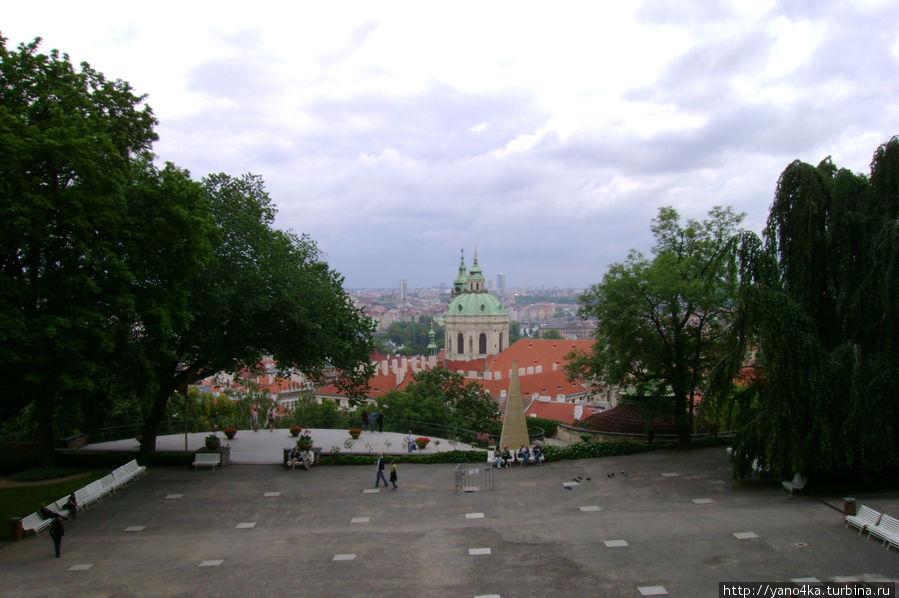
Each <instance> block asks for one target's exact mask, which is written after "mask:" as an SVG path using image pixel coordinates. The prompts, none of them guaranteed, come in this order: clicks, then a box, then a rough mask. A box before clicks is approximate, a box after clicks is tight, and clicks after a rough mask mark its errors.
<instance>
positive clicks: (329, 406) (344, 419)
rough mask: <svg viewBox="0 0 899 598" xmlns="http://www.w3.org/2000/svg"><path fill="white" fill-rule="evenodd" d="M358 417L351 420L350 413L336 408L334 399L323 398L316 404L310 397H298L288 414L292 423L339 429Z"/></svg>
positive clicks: (308, 426) (305, 426) (307, 426)
mask: <svg viewBox="0 0 899 598" xmlns="http://www.w3.org/2000/svg"><path fill="white" fill-rule="evenodd" d="M358 419H359V418H358V417H357V418H353V419H352V420H351V416H350V414H349V413H348V412H346V411H341V410H340V409H338V407H337V403H335V402H334V401H331V400H328V399H324V400H323V401H322V402H321V404H318V403H316V402H315V399H314V398H312V397H304V398H302V399H300V400H299V401H298V402H297V406H296V407H295V408H294V410H293V413H291V415H290V421H291V422H293V424H294V425H297V426H302V427H304V428H331V429H341V428H347V427H349V425H350V423H351V421H352V422H355V421H357V420H358Z"/></svg>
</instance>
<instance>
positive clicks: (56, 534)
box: [50, 517, 66, 558]
mask: <svg viewBox="0 0 899 598" xmlns="http://www.w3.org/2000/svg"><path fill="white" fill-rule="evenodd" d="M65 533H66V529H65V528H64V527H63V526H62V518H61V517H54V518H53V521H52V522H51V523H50V538H52V540H53V548H54V549H55V550H56V558H59V549H60V548H61V547H62V537H63V535H65Z"/></svg>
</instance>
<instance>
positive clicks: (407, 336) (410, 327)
mask: <svg viewBox="0 0 899 598" xmlns="http://www.w3.org/2000/svg"><path fill="white" fill-rule="evenodd" d="M432 326H433V330H434V344H436V345H437V348H438V350H439V349H442V348H443V344H444V342H445V338H444V336H445V335H444V327H443V326H441V325H440V324H438V323H436V322H434V320H433V318H430V317H426V316H421V317H420V318H419V319H418V321H417V322H393V323H392V324H390V326H389V327H388V328H387V331H386V332H385V333H384V334H383V335H382V336H380V337H379V338H378V350H379V351H381V352H382V353H384V354H387V355H389V354H392V353H395V354H398V355H427V354H428V344H429V343H430V342H431V338H430V333H431V327H432ZM387 341H390V342H391V343H393V345H390V344H389V343H388V342H387ZM394 346H395V347H402V348H397V349H394V348H393V347H394Z"/></svg>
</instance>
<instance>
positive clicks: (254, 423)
mask: <svg viewBox="0 0 899 598" xmlns="http://www.w3.org/2000/svg"><path fill="white" fill-rule="evenodd" d="M250 426H251V427H252V428H253V431H254V432H255V431H256V430H258V429H259V410H258V409H257V408H256V403H253V406H252V407H250Z"/></svg>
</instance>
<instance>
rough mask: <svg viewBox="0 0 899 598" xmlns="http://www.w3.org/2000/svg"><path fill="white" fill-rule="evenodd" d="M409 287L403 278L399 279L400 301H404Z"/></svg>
mask: <svg viewBox="0 0 899 598" xmlns="http://www.w3.org/2000/svg"><path fill="white" fill-rule="evenodd" d="M408 292H409V288H408V283H407V282H406V279H405V278H401V279H400V301H405V300H406V297H407V296H408Z"/></svg>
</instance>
